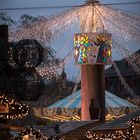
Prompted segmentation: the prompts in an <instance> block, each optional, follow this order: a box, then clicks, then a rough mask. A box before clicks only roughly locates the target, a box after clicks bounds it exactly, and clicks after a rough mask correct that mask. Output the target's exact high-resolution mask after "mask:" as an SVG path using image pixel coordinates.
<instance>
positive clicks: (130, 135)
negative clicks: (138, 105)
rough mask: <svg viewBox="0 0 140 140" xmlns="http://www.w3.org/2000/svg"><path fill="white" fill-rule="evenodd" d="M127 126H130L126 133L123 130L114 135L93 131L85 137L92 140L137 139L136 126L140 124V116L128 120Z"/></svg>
mask: <svg viewBox="0 0 140 140" xmlns="http://www.w3.org/2000/svg"><path fill="white" fill-rule="evenodd" d="M126 124H127V125H128V128H127V130H126V132H123V131H121V130H118V131H115V132H114V133H113V132H112V133H106V132H104V133H101V134H99V131H98V134H97V133H95V132H92V131H87V132H86V134H85V136H86V137H87V138H88V139H91V140H95V139H96V140H103V139H111V140H113V139H115V138H119V139H123V140H130V139H135V135H136V134H135V133H136V132H135V126H136V125H139V124H140V116H138V117H136V118H132V119H130V120H128V121H127V122H126Z"/></svg>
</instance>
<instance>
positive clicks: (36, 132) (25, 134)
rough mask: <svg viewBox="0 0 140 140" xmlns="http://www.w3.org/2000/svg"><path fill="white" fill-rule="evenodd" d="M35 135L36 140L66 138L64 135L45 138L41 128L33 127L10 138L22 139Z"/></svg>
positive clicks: (13, 139) (60, 139) (61, 139)
mask: <svg viewBox="0 0 140 140" xmlns="http://www.w3.org/2000/svg"><path fill="white" fill-rule="evenodd" d="M30 136H33V137H34V139H35V140H64V138H63V137H60V138H58V137H57V136H49V137H47V138H45V136H43V134H42V133H41V132H40V130H37V129H35V128H33V127H29V128H26V129H24V130H22V131H20V132H19V133H18V135H16V136H14V137H13V138H11V139H10V140H21V139H23V138H25V137H27V138H29V137H30Z"/></svg>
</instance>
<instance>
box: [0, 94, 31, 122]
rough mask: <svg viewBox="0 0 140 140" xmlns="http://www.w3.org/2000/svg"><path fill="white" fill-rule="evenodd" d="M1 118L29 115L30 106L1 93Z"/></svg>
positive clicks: (17, 117)
mask: <svg viewBox="0 0 140 140" xmlns="http://www.w3.org/2000/svg"><path fill="white" fill-rule="evenodd" d="M0 109H1V110H0V118H2V119H19V118H23V117H25V116H27V115H28V112H29V107H28V106H27V105H25V104H21V103H19V102H17V101H15V100H14V99H10V98H9V97H7V96H5V95H4V94H1V95H0Z"/></svg>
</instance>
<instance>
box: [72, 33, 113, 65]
mask: <svg viewBox="0 0 140 140" xmlns="http://www.w3.org/2000/svg"><path fill="white" fill-rule="evenodd" d="M111 46H112V39H111V34H107V33H84V34H80V33H78V34H75V35H74V57H75V61H76V63H78V64H111V55H112V52H111Z"/></svg>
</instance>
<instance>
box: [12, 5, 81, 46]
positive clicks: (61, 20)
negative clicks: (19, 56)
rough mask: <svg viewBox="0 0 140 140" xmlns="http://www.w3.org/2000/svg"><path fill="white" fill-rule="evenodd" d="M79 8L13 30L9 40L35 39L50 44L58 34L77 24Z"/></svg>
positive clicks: (43, 43)
mask: <svg viewBox="0 0 140 140" xmlns="http://www.w3.org/2000/svg"><path fill="white" fill-rule="evenodd" d="M79 9H81V8H80V7H79V8H75V9H70V10H68V11H65V12H64V13H62V14H58V15H57V16H56V15H55V16H52V17H50V18H47V19H43V20H39V21H36V23H35V24H34V25H32V26H31V27H28V28H19V29H18V30H16V31H11V32H10V34H9V40H10V41H11V42H12V41H16V42H17V41H19V40H21V39H35V40H37V41H39V43H41V44H42V45H45V44H46V45H50V43H51V42H52V41H53V40H54V39H56V37H57V36H60V35H61V34H62V33H63V32H64V31H66V30H67V29H68V28H70V27H71V26H72V25H73V24H75V22H76V21H77V17H78V13H79Z"/></svg>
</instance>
